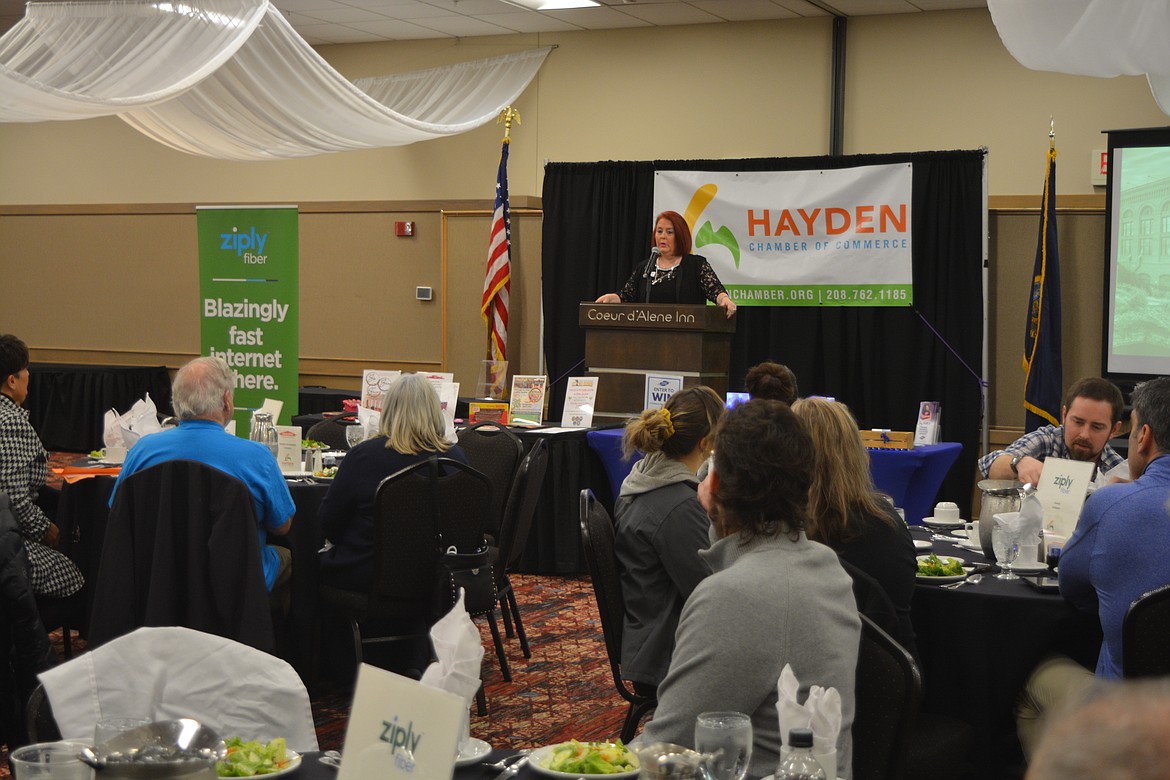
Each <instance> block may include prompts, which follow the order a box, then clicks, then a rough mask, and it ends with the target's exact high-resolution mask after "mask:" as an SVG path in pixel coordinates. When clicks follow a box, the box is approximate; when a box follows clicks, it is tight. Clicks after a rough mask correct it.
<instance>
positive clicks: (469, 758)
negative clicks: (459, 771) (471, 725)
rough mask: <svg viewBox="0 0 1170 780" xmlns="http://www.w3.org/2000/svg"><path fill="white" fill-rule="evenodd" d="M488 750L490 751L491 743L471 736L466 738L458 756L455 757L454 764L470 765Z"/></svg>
mask: <svg viewBox="0 0 1170 780" xmlns="http://www.w3.org/2000/svg"><path fill="white" fill-rule="evenodd" d="M490 752H492V746H491V745H489V744H488V743H486V742H484V741H483V740H482V739H476V738H475V737H472V738H471V739H469V740H467V743H466V744H465V745H464V746H463V750H461V751H459V757H458V758H456V759H455V766H471V765H472V764H474V763H475V762H476V761H479V760H480V759H481V758H483V757H484V756H486V755H487V754H488V753H490Z"/></svg>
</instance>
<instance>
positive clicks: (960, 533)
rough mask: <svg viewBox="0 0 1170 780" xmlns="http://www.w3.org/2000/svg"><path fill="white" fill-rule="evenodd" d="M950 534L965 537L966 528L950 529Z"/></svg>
mask: <svg viewBox="0 0 1170 780" xmlns="http://www.w3.org/2000/svg"><path fill="white" fill-rule="evenodd" d="M951 536H957V537H959V538H960V539H966V538H967V529H966V528H956V529H955V530H953V531H951Z"/></svg>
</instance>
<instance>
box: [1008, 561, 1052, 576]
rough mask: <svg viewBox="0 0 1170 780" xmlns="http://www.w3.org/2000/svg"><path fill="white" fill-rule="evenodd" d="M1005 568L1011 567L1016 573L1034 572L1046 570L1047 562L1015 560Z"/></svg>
mask: <svg viewBox="0 0 1170 780" xmlns="http://www.w3.org/2000/svg"><path fill="white" fill-rule="evenodd" d="M1004 568H1005V569H1011V570H1012V571H1013V572H1015V573H1016V574H1029V573H1030V574H1036V573H1038V572H1042V571H1047V570H1048V564H1047V563H1041V562H1040V561H1016V562H1015V563H1011V564H1008V565H1007V566H1005V567H1004Z"/></svg>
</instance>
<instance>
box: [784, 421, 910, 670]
mask: <svg viewBox="0 0 1170 780" xmlns="http://www.w3.org/2000/svg"><path fill="white" fill-rule="evenodd" d="M792 411H793V412H795V413H796V416H797V417H798V418H799V419H800V420H801V421H802V422H803V423H804V424H805V427H806V428H807V429H808V432H809V435H810V436H812V440H813V447H814V449H816V453H817V468H816V472H815V473H814V476H813V485H812V492H811V493H810V494H809V506H808V509H809V524H808V527H807V528H806V529H805V533H807V534H808V538H809V539H812V540H813V541H816V542H820V543H821V544H824V545H828V546H829V547H831V548H832V549H834V550H836V552H837V554H838V555H839V556H841V558H842V559H843V560H845V561H848V562H849V563H851V564H852V565H854V566H856V567H857V568H858V569H861V570H862V571H863V572H865V573H866V574H868V575H869V576H870V577H873V579H875V580H876V581H877V582H878V584H879V585H881V587H882V590H884V591H885V593H886V595H887V596H889V598H890V602H891V603H892V604H893V606H894V610H895V612H896V613H897V619H898V630H897V631H896V632H893V631H892V632H890V633H891V634H892V635H893V637H894V639H896V640H897V641H898V644H900V645H902V647H904V648H906V649H907V650H908V651H910V653H911V655H917V652H916V648H915V644H914V626H913V624H912V623H911V622H910V602H911V601H912V600H913V598H914V584H915V576H916V574H917V572H918V564H917V561H916V560H915V553H914V540H913V539H912V538H911V537H910V529H909V528H907V527H906V523H905V522H903V521H902V519H901V518H900V517H898V515H897V513H896V512H894V508H893V506H892V505H891V504H890V501H889V499H888V498H887V497H886V496H884V495H882V494H881V493H878V492H877V490H876V489H875V488H874V485H873V477H872V476H871V474H870V470H869V454H868V453H867V452H866V451H865V445H864V444H862V441H861V433H860V432H859V431H858V429H857V420H855V419H854V418H853V414H852V413H851V412H850V411H849V407H848V406H846V405H845V404H843V403H838V402H836V401H830V400H829V399H827V398H802V399H800V400H799V401H797V402H796V403H795V404H794V405H793V406H792Z"/></svg>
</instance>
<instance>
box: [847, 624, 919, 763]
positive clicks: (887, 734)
mask: <svg viewBox="0 0 1170 780" xmlns="http://www.w3.org/2000/svg"><path fill="white" fill-rule="evenodd" d="M859 614H860V617H861V645H860V648H859V650H858V654H857V682H856V687H855V690H854V702H855V706H854V716H853V778H854V780H900V778H903V777H905V776H906V759H907V755H908V751H909V748H910V741H911V739H912V732H913V724H914V722H915V720H916V718H917V715H918V705H919V702H920V701H921V699H922V676H921V675H920V674H919V672H918V666H917V664H915V663H914V659H913V658H911V656H910V654H909V653H908V652H906V650H904V649H903V648H902V646H901V645H899V644H898V643H897V642H895V641H894V639H893V638H892V637H891V636H890V635H889V634H888V633H886V632H885V631H883V630H882V629H881V628H879V627H878V625H877V623H875V622H874V621H873V620H871V619H870V618H868V617H866V615H865V614H864V613H859Z"/></svg>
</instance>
